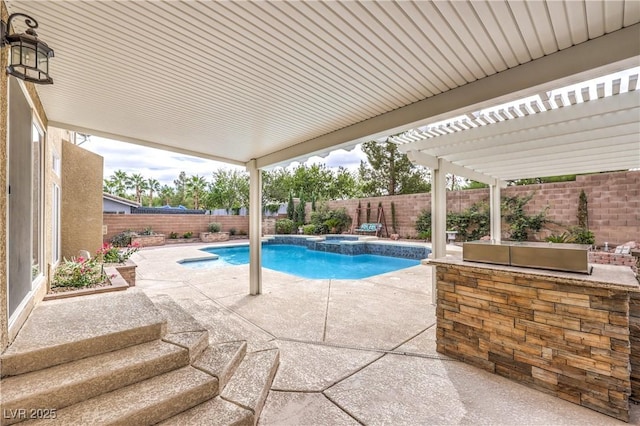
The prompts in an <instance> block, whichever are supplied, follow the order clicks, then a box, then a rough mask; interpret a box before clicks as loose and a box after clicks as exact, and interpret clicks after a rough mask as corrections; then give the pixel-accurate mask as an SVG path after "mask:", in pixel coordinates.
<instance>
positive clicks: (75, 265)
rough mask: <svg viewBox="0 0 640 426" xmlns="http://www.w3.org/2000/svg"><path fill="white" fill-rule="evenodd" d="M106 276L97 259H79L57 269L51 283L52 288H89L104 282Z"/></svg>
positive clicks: (69, 261)
mask: <svg viewBox="0 0 640 426" xmlns="http://www.w3.org/2000/svg"><path fill="white" fill-rule="evenodd" d="M105 279H106V276H105V275H104V272H103V271H102V265H100V264H99V263H98V261H97V259H84V258H82V257H78V258H77V259H71V260H67V259H64V263H62V264H61V265H59V266H58V268H56V272H55V274H54V276H53V280H52V282H51V287H52V288H56V287H77V288H81V287H87V286H90V285H92V284H98V283H102V282H104V281H105Z"/></svg>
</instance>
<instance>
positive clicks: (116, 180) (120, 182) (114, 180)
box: [109, 169, 129, 197]
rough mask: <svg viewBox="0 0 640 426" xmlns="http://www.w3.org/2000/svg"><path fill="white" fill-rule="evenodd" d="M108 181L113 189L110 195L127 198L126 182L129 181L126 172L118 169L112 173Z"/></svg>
mask: <svg viewBox="0 0 640 426" xmlns="http://www.w3.org/2000/svg"><path fill="white" fill-rule="evenodd" d="M109 181H111V185H112V187H113V192H111V194H115V195H117V196H118V197H126V196H127V182H128V181H129V175H127V172H125V171H123V170H120V169H118V170H116V171H115V172H113V174H112V175H111V177H110V178H109Z"/></svg>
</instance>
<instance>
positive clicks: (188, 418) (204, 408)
mask: <svg viewBox="0 0 640 426" xmlns="http://www.w3.org/2000/svg"><path fill="white" fill-rule="evenodd" d="M255 424H256V418H255V416H254V414H253V411H251V410H248V409H246V408H242V407H240V406H239V405H236V404H234V403H232V402H228V401H225V400H224V399H222V398H220V397H216V398H214V399H211V400H209V401H206V402H203V403H202V404H200V405H197V406H195V407H193V408H192V409H190V410H187V411H184V412H182V413H180V414H178V415H177V416H174V417H171V418H170V419H167V420H165V421H164V422H162V423H159V426H185V425H189V426H253V425H255Z"/></svg>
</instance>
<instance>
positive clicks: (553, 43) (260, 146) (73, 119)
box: [6, 0, 640, 294]
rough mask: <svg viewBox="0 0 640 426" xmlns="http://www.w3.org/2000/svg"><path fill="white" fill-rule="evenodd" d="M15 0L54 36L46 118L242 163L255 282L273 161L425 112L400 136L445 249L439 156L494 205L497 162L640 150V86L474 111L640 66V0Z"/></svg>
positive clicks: (552, 162) (359, 137) (632, 156)
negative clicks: (486, 187)
mask: <svg viewBox="0 0 640 426" xmlns="http://www.w3.org/2000/svg"><path fill="white" fill-rule="evenodd" d="M6 3H7V6H8V8H9V12H18V11H19V12H25V13H28V14H30V15H32V16H34V17H35V18H36V19H37V20H38V22H39V23H40V28H39V29H38V34H39V35H40V38H41V39H42V40H44V41H46V42H47V43H48V44H49V46H50V47H52V48H53V49H55V55H56V56H55V58H54V59H52V61H51V76H52V77H53V79H54V82H55V84H54V85H52V86H41V87H38V92H39V95H40V98H41V99H42V102H43V104H44V107H45V110H46V113H47V116H48V118H49V125H51V126H56V127H61V128H65V129H69V130H75V131H80V132H83V133H89V134H93V135H97V136H104V137H108V138H112V139H117V140H122V141H128V142H133V143H137V144H141V145H146V146H152V147H156V148H161V149H166V150H172V151H176V152H182V153H187V154H191V155H196V156H200V157H203V158H210V159H216V160H221V161H225V162H228V163H231V164H239V165H245V166H246V167H247V169H248V170H249V173H250V182H251V193H250V199H251V203H250V246H251V262H250V283H251V284H250V292H251V294H259V293H260V292H261V265H260V259H261V257H260V236H261V206H260V200H261V173H260V170H261V169H264V168H267V167H271V166H274V165H279V164H285V163H287V162H290V161H293V160H297V159H302V158H305V157H308V156H310V155H318V154H320V155H321V154H325V153H327V152H329V151H331V150H334V149H338V148H345V147H350V146H353V145H355V144H357V143H360V142H363V141H367V140H371V139H376V138H380V137H384V136H387V135H389V134H395V133H399V132H403V131H407V130H410V129H420V130H415V131H414V132H413V133H412V135H414V137H411V136H410V135H409V136H408V137H409V138H410V139H408V140H404V141H400V140H399V141H398V142H404V144H403V145H402V149H403V150H404V151H406V152H407V153H409V155H410V158H412V159H413V160H414V161H415V162H417V163H420V164H423V165H426V166H428V167H430V168H432V169H433V170H434V182H433V188H434V191H433V196H434V204H433V205H434V209H435V212H436V214H434V220H435V223H434V225H435V226H434V228H433V229H434V233H433V240H434V256H435V257H439V256H443V255H444V242H445V228H444V219H443V217H444V215H443V214H442V212H443V209H445V206H446V203H444V202H443V200H444V199H445V192H444V173H447V172H455V173H456V174H460V175H464V176H466V177H469V178H472V179H475V180H479V181H482V182H486V183H489V184H490V185H491V188H492V205H493V206H494V209H493V210H494V212H495V206H496V203H497V201H496V200H499V188H500V185H501V184H502V182H503V181H504V179H513V178H519V177H529V176H543V175H554V174H566V173H583V172H597V171H604V170H612V169H614V170H615V169H627V168H631V167H639V166H640V141H639V138H640V136H639V135H640V129H639V122H640V119H639V114H638V112H639V96H640V92H639V91H637V90H631V91H628V92H626V93H620V94H617V95H615V96H610V97H603V98H602V99H600V97H599V96H596V97H595V98H596V99H590V100H588V101H587V102H577V101H576V102H575V103H576V104H575V105H570V106H567V107H562V108H546V107H544V108H543V107H541V108H540V109H541V111H540V112H537V113H536V111H535V108H534V106H533V105H525V106H524V107H522V108H521V107H520V106H517V107H513V108H514V110H513V111H510V110H509V109H507V110H506V112H503V113H502V114H504V116H505V117H507V118H508V119H504V117H502V118H503V120H501V119H500V117H501V115H500V114H501V113H500V112H497V113H496V114H497V115H496V118H495V119H492V118H491V117H489V118H487V121H488V122H489V123H485V124H486V125H482V124H481V122H482V121H483V120H484V118H483V117H484V116H482V115H480V114H477V113H478V111H481V110H483V109H486V108H489V107H491V106H494V105H498V104H502V103H505V102H509V101H514V100H518V99H522V98H524V97H527V96H532V95H540V96H541V99H542V102H543V103H544V101H549V99H546V98H545V96H548V95H547V92H549V91H551V90H553V89H556V88H558V87H562V86H566V85H568V84H574V83H579V82H581V81H584V80H586V79H589V78H594V77H599V76H602V75H606V74H610V73H613V72H617V71H622V70H625V69H628V68H631V67H635V66H638V65H639V64H640V2H637V1H635V0H622V1H604V0H602V1H527V2H525V1H484V0H479V1H470V2H462V1H455V2H449V1H437V2H431V1H415V2H412V1H406V2H386V1H384V2H383V1H380V2H377V1H370V2H357V1H344V2H338V1H335V2H266V1H264V2H227V1H222V2H212V1H149V2H138V1H121V2H93V1H74V2H71V1H57V2H53V1H48V2H32V1H27V0H7V1H6ZM635 81H636V82H635V83H634V82H631V81H626V82H625V83H624V84H625V85H626V86H627V87H631V86H632V85H634V89H635V85H637V79H636V80H635ZM574 96H577V95H575V94H574ZM580 96H582V94H580ZM581 99H582V100H584V98H583V97H582V98H581ZM550 102H551V101H550ZM563 102H564V101H563ZM552 103H554V104H555V103H556V100H555V99H553V102H552ZM567 103H568V104H571V103H572V101H571V100H570V99H569V100H568V101H567ZM547 109H549V110H548V111H547ZM474 113H476V114H474ZM513 114H515V115H516V116H517V117H515V116H513ZM457 116H466V117H467V122H468V123H469V124H465V122H464V120H462V121H460V123H458V124H455V126H454V127H459V129H457V130H458V131H449V130H452V129H449V130H447V129H444V130H443V132H444V133H445V134H442V132H439V131H438V129H437V128H431V127H429V128H427V127H428V126H429V125H430V124H432V123H434V122H438V121H441V120H444V119H448V118H451V117H457ZM491 121H498V122H497V123H495V122H491ZM425 126H427V127H425ZM498 205H499V204H498ZM445 213H446V212H445ZM494 216H495V213H494ZM497 223H499V221H497ZM497 226H499V225H496V220H495V217H494V223H493V225H492V232H493V234H494V236H496V235H499V228H497Z"/></svg>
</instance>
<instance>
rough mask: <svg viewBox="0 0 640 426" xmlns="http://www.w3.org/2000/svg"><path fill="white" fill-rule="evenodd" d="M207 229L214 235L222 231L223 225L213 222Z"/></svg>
mask: <svg viewBox="0 0 640 426" xmlns="http://www.w3.org/2000/svg"><path fill="white" fill-rule="evenodd" d="M207 229H208V230H209V232H212V233H215V232H220V230H221V229H222V225H220V224H219V223H218V222H211V223H210V224H209V226H207Z"/></svg>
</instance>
